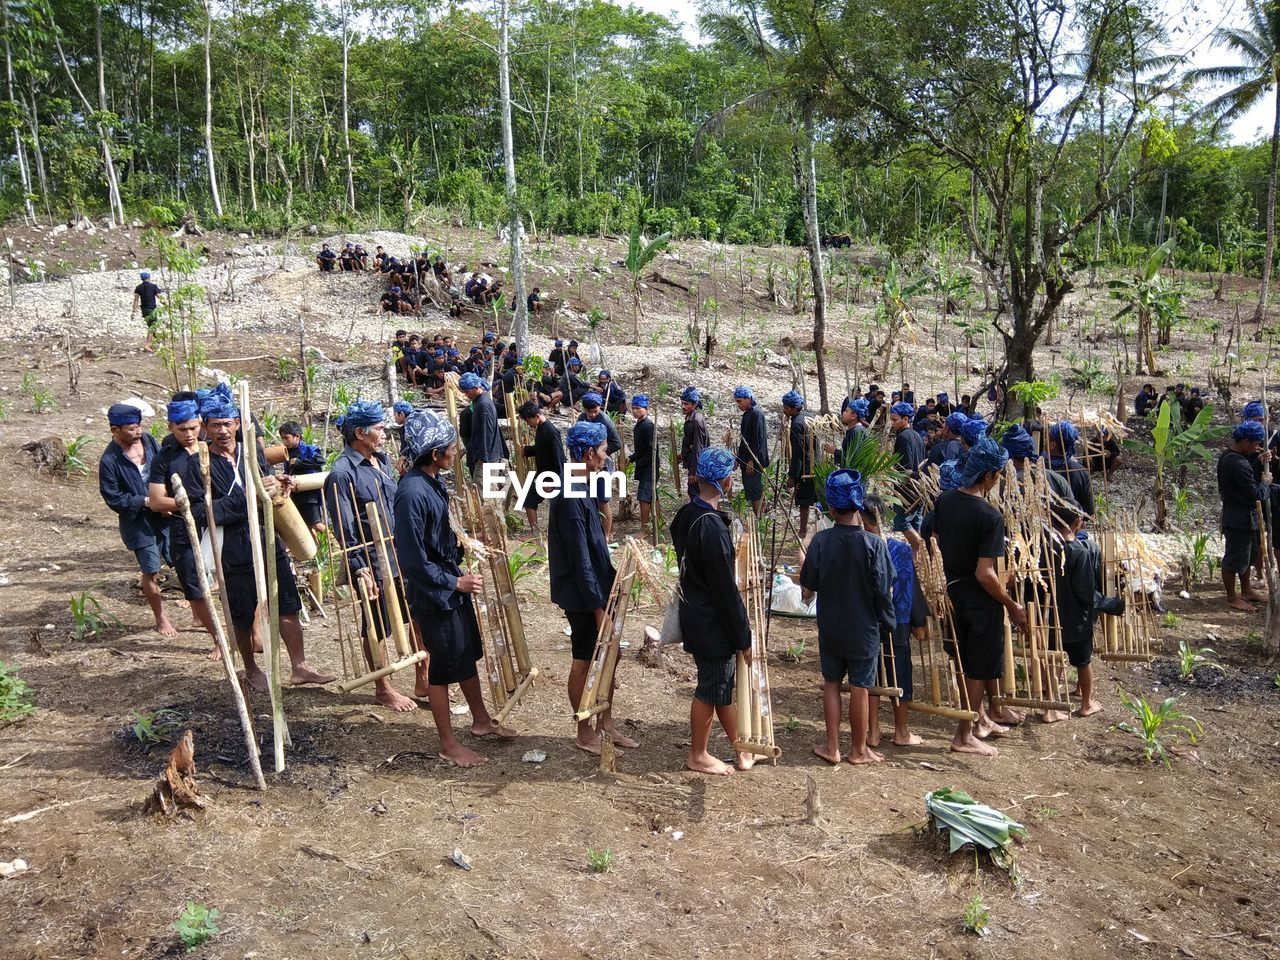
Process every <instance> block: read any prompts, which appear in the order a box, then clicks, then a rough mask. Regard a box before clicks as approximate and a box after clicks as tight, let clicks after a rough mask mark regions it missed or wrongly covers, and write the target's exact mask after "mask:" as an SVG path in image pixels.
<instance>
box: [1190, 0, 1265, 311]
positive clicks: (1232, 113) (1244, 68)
mask: <svg viewBox="0 0 1280 960" xmlns="http://www.w3.org/2000/svg"><path fill="white" fill-rule="evenodd" d="M1245 13H1246V16H1247V18H1248V23H1247V25H1245V26H1242V27H1235V26H1232V27H1225V26H1224V27H1218V28H1217V29H1216V30H1214V32H1213V43H1214V45H1215V46H1220V47H1226V48H1227V49H1228V50H1230V51H1231V52H1232V53H1234V54H1235V55H1236V57H1237V58H1238V59H1239V61H1240V62H1239V63H1235V64H1224V65H1222V66H1218V67H1204V68H1201V69H1199V70H1192V71H1191V73H1190V74H1189V77H1190V79H1192V80H1197V81H1209V82H1211V83H1217V84H1223V83H1229V84H1232V86H1231V88H1230V89H1229V90H1227V91H1226V93H1223V94H1221V95H1219V96H1218V97H1215V98H1214V99H1213V100H1211V101H1209V103H1207V104H1205V106H1204V112H1205V113H1206V114H1207V115H1209V116H1212V117H1214V119H1215V126H1219V127H1220V126H1221V125H1223V124H1226V123H1230V122H1232V121H1234V120H1236V119H1237V118H1238V117H1241V116H1243V115H1244V114H1246V113H1247V112H1248V111H1250V110H1251V109H1253V107H1254V106H1256V105H1257V104H1259V103H1261V102H1262V100H1263V98H1264V97H1266V96H1267V95H1268V94H1269V93H1273V94H1274V102H1273V106H1272V119H1271V166H1270V167H1269V168H1268V170H1267V206H1266V209H1265V210H1264V211H1263V217H1264V220H1265V222H1266V230H1267V245H1266V250H1265V252H1264V253H1263V257H1262V283H1261V284H1260V285H1259V287H1258V306H1257V307H1256V308H1255V309H1254V311H1253V319H1254V320H1256V321H1257V322H1258V323H1261V322H1262V321H1263V319H1265V317H1266V315H1267V297H1268V295H1269V294H1270V292H1271V263H1272V260H1273V259H1274V258H1275V250H1276V170H1277V165H1278V161H1280V82H1277V81H1280V4H1278V3H1275V2H1274V0H1245Z"/></svg>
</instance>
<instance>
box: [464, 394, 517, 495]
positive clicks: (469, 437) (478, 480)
mask: <svg viewBox="0 0 1280 960" xmlns="http://www.w3.org/2000/svg"><path fill="white" fill-rule="evenodd" d="M458 389H459V390H461V391H462V392H463V393H464V394H466V396H467V399H468V400H470V401H471V421H470V429H469V430H468V431H466V432H464V434H463V439H464V441H465V442H466V446H467V473H469V474H470V475H471V478H472V482H473V483H475V485H476V486H477V487H480V486H483V484H484V474H485V465H486V464H494V466H493V467H490V468H489V472H490V473H491V474H493V475H494V478H495V479H494V480H491V481H490V484H489V493H486V494H485V496H487V497H492V498H494V499H497V498H500V499H501V503H500V504H499V507H500V512H501V510H502V509H504V508H505V506H506V501H507V500H508V499H509V498H510V495H511V486H510V484H509V483H508V482H507V470H508V468H509V465H508V463H507V441H506V440H505V439H504V438H503V436H502V428H501V427H500V426H499V425H498V408H497V407H496V406H495V405H494V402H493V396H492V395H491V394H490V393H489V383H488V381H486V380H485V379H484V378H483V377H481V376H479V375H477V374H474V373H464V374H463V375H462V376H461V377H459V378H458ZM495 494H496V497H495V496H494V495H495Z"/></svg>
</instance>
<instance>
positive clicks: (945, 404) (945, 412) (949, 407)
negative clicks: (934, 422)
mask: <svg viewBox="0 0 1280 960" xmlns="http://www.w3.org/2000/svg"><path fill="white" fill-rule="evenodd" d="M934 409H936V410H937V412H938V416H940V417H941V418H942V419H943V420H945V419H947V417H949V416H951V414H953V413H955V412H956V407H955V405H954V404H953V403H952V402H951V398H950V397H949V396H947V394H945V393H940V394H938V402H937V404H936V405H935V407H934ZM961 412H962V413H963V412H964V411H961Z"/></svg>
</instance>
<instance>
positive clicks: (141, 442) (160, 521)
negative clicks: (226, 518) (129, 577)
mask: <svg viewBox="0 0 1280 960" xmlns="http://www.w3.org/2000/svg"><path fill="white" fill-rule="evenodd" d="M107 423H108V424H109V425H110V427H111V442H110V443H108V444H107V448H106V449H105V450H104V451H103V452H102V459H101V460H100V461H99V463H98V492H99V493H101V494H102V500H103V502H104V503H106V505H107V507H108V508H110V509H111V510H112V511H113V512H114V513H115V514H116V515H117V517H118V519H119V524H120V539H121V540H122V541H124V545H125V548H126V549H128V550H131V551H132V552H133V555H134V557H135V558H136V559H137V561H138V569H139V570H140V571H141V573H142V595H143V596H144V597H145V598H146V600H147V605H148V606H149V607H151V615H152V617H154V619H155V624H156V630H157V631H158V632H159V633H160V635H161V636H164V637H172V636H174V635H175V634H176V633H177V632H178V631H177V630H176V629H175V628H174V626H173V624H172V623H170V622H169V618H168V617H167V616H165V613H164V608H163V606H162V604H161V599H160V564H161V562H162V561H167V560H168V558H169V525H168V523H167V522H166V521H165V519H164V517H162V516H161V515H160V514H158V513H156V512H155V511H153V510H152V509H151V507H150V498H149V496H148V490H147V477H148V475H149V473H150V471H151V465H152V464H153V463H154V462H155V461H156V460H157V459H158V458H159V456H160V444H159V443H157V442H156V439H155V437H153V436H151V434H149V433H147V432H146V431H145V430H143V429H142V411H141V410H139V409H138V408H137V407H135V406H133V405H132V404H128V403H113V404H112V405H111V407H110V408H109V409H108V410H107Z"/></svg>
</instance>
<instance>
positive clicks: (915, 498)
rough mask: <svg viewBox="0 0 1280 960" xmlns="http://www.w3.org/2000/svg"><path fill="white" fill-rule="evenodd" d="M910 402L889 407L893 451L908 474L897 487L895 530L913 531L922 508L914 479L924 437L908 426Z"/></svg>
mask: <svg viewBox="0 0 1280 960" xmlns="http://www.w3.org/2000/svg"><path fill="white" fill-rule="evenodd" d="M911 413H912V411H911V404H909V403H904V402H902V401H899V402H898V403H895V404H894V405H893V406H892V407H890V408H889V429H890V430H892V431H893V452H894V453H896V454H897V455H898V466H900V467H901V468H902V469H903V470H905V471H907V473H908V474H909V477H908V479H907V480H906V481H905V482H904V483H903V484H902V486H901V487H900V488H899V489H898V496H899V497H901V498H902V509H901V510H899V511H897V512H896V513H894V515H893V529H894V532H896V533H906V532H907V531H908V530H910V531H911V532H913V533H914V532H915V531H917V530H919V529H920V522H921V520H922V519H923V518H924V508H923V506H922V504H921V501H920V491H919V489H918V487H917V486H916V481H918V480H919V479H920V465H921V464H922V463H924V461H925V452H924V438H923V437H921V436H920V434H919V432H917V431H916V430H915V429H913V428H912V426H911Z"/></svg>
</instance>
